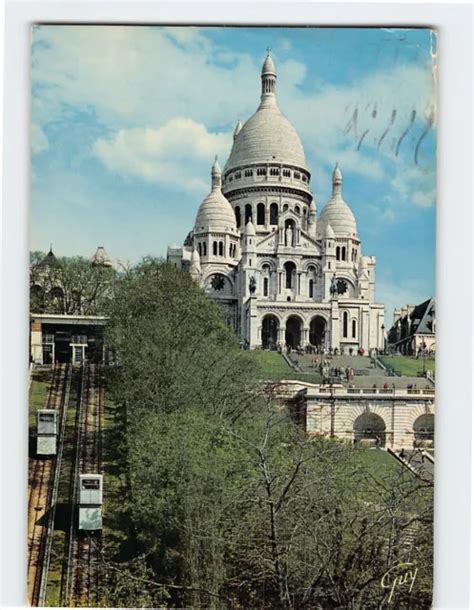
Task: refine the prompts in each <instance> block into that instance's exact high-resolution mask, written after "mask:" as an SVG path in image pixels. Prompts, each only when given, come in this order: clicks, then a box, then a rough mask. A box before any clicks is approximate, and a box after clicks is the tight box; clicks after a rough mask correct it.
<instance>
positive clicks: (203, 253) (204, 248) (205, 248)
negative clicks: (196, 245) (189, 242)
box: [202, 242, 207, 256]
mask: <svg viewBox="0 0 474 610" xmlns="http://www.w3.org/2000/svg"><path fill="white" fill-rule="evenodd" d="M202 255H203V256H206V255H207V244H206V242H203V244H202Z"/></svg>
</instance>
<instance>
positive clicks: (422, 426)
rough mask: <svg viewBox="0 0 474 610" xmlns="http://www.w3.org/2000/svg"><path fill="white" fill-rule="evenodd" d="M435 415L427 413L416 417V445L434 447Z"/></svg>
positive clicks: (414, 425) (414, 428)
mask: <svg viewBox="0 0 474 610" xmlns="http://www.w3.org/2000/svg"><path fill="white" fill-rule="evenodd" d="M434 426H435V417H434V415H433V414H432V413H425V414H424V415H420V416H419V417H417V418H416V419H415V423H414V424H413V432H414V434H415V443H414V445H415V447H432V446H433V443H434Z"/></svg>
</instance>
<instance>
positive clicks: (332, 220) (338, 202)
mask: <svg viewBox="0 0 474 610" xmlns="http://www.w3.org/2000/svg"><path fill="white" fill-rule="evenodd" d="M328 224H330V225H331V227H332V230H333V231H334V233H335V235H337V236H341V237H357V225H356V221H355V218H354V214H353V213H352V210H351V208H350V207H349V206H348V205H347V203H346V202H345V201H344V199H343V198H342V172H341V170H340V168H339V165H338V164H337V163H336V167H335V168H334V171H333V174H332V195H331V199H330V200H329V201H328V202H327V203H326V205H325V206H324V208H323V210H322V212H321V215H320V217H319V231H320V233H321V234H322V235H324V230H325V228H326V226H327V225H328Z"/></svg>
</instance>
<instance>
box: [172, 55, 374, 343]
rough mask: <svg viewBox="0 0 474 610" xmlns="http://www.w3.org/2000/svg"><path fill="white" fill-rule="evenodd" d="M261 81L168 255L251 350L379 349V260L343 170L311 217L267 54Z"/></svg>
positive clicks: (295, 140) (298, 154)
mask: <svg viewBox="0 0 474 610" xmlns="http://www.w3.org/2000/svg"><path fill="white" fill-rule="evenodd" d="M261 81H262V92H261V102H260V105H259V107H258V109H257V111H256V113H255V114H254V115H253V116H252V117H251V118H250V119H249V120H248V121H247V122H246V123H245V124H244V125H242V124H241V123H240V122H239V123H238V124H237V126H236V128H235V132H234V142H233V146H232V150H231V152H230V156H229V159H228V161H227V163H226V165H225V168H224V171H223V172H221V170H220V167H219V165H218V163H217V160H216V162H215V163H214V165H213V168H212V190H211V192H210V194H209V195H208V196H207V197H206V198H205V199H204V201H203V202H202V204H201V206H200V208H199V210H198V213H197V218H196V222H195V226H194V229H193V231H191V233H190V234H189V235H188V237H187V239H186V241H185V244H184V246H183V247H182V248H170V249H169V250H168V260H169V261H170V262H172V263H174V264H176V265H177V266H180V267H181V268H182V269H186V270H189V271H190V273H192V275H193V277H194V278H195V279H196V281H198V282H199V283H200V284H201V285H202V286H203V287H204V289H205V290H206V291H207V292H208V294H209V295H210V296H211V297H212V298H213V299H215V300H216V301H217V302H219V303H220V304H221V305H222V307H223V311H224V314H225V316H226V318H227V320H228V321H229V323H230V324H231V325H232V326H233V328H234V329H235V331H236V332H237V334H238V335H239V336H240V338H241V341H242V343H243V344H245V345H247V346H248V347H250V348H252V349H253V348H264V349H277V348H279V349H284V348H285V347H289V346H291V347H292V348H297V347H302V348H305V347H306V346H308V345H312V346H314V347H315V348H318V349H320V350H329V349H331V350H335V349H337V350H338V351H339V352H341V353H356V352H357V351H358V350H360V349H363V350H364V351H365V352H368V351H369V350H371V349H374V348H376V349H383V347H384V306H383V305H382V304H377V303H376V302H375V267H376V261H375V257H373V256H363V254H362V245H361V242H360V240H359V237H358V232H357V225H356V221H355V218H354V215H353V213H352V211H351V209H350V207H349V205H348V204H347V203H346V202H345V201H344V199H343V195H342V183H343V177H342V172H341V169H340V168H339V167H338V166H337V164H336V167H335V169H334V172H333V176H332V184H333V189H332V196H331V198H330V200H329V201H328V202H327V204H326V205H325V206H324V208H323V210H322V212H321V214H320V216H319V218H318V217H317V210H316V202H315V200H314V198H313V196H312V194H311V189H310V181H311V174H310V171H309V168H308V167H307V164H306V160H305V154H304V149H303V146H302V143H301V141H300V138H299V136H298V134H297V132H296V130H295V129H294V127H293V126H292V125H291V123H290V122H289V121H288V119H287V118H286V117H285V116H284V115H283V114H282V113H281V112H280V110H279V108H278V105H277V101H276V94H275V88H276V70H275V66H274V64H273V60H272V58H271V57H270V56H269V55H268V56H267V58H266V60H265V63H264V65H263V68H262V75H261Z"/></svg>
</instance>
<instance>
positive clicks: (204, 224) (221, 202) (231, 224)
mask: <svg viewBox="0 0 474 610" xmlns="http://www.w3.org/2000/svg"><path fill="white" fill-rule="evenodd" d="M211 178H212V189H211V192H210V193H209V195H208V196H207V197H206V198H205V199H204V200H203V202H202V203H201V205H200V206H199V210H198V213H197V216H196V222H195V225H194V233H202V232H203V231H208V230H210V229H212V230H215V231H231V232H233V233H236V232H237V223H236V220H235V214H234V210H233V209H232V206H231V205H230V203H229V202H228V201H227V199H226V198H225V197H224V195H223V194H222V191H221V168H220V166H219V162H218V160H217V157H216V159H215V161H214V163H213V165H212V170H211Z"/></svg>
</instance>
